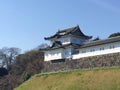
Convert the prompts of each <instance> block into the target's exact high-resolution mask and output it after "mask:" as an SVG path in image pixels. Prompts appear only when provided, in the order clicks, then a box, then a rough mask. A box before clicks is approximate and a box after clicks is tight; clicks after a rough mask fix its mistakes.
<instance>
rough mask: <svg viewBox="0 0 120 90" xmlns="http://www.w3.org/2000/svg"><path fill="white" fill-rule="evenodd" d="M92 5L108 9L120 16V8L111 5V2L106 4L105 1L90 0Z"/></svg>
mask: <svg viewBox="0 0 120 90" xmlns="http://www.w3.org/2000/svg"><path fill="white" fill-rule="evenodd" d="M89 1H90V2H92V3H95V4H96V5H99V6H100V7H102V8H104V9H107V10H109V11H112V12H114V13H119V14H120V8H118V7H116V6H115V5H112V4H110V3H109V2H105V0H104V1H103V0H89Z"/></svg>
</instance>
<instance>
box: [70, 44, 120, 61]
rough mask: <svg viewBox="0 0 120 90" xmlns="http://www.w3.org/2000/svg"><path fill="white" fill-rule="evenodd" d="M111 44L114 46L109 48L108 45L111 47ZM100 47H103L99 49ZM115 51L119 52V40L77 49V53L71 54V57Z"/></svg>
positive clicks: (76, 57) (77, 57)
mask: <svg viewBox="0 0 120 90" xmlns="http://www.w3.org/2000/svg"><path fill="white" fill-rule="evenodd" d="M113 46H114V48H111V49H110V47H113ZM100 48H104V50H100ZM93 49H94V50H93ZM91 50H92V51H91ZM83 52H84V53H83ZM117 52H120V42H115V43H110V44H104V45H99V46H93V47H88V48H83V49H79V54H77V55H72V58H73V59H79V58H82V57H89V56H95V55H102V54H109V53H117Z"/></svg>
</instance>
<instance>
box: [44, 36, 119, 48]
mask: <svg viewBox="0 0 120 90" xmlns="http://www.w3.org/2000/svg"><path fill="white" fill-rule="evenodd" d="M118 41H120V36H118V37H113V38H108V39H104V40H98V41H91V42H87V43H83V45H79V44H74V43H69V44H64V45H62V44H61V43H60V42H59V43H57V44H56V45H52V46H51V47H48V48H46V49H44V50H53V49H58V48H65V47H68V46H72V47H74V48H77V49H80V48H86V47H91V46H98V45H102V44H108V43H113V42H118Z"/></svg>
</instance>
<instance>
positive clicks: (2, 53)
mask: <svg viewBox="0 0 120 90" xmlns="http://www.w3.org/2000/svg"><path fill="white" fill-rule="evenodd" d="M19 53H20V49H19V48H15V47H11V48H7V47H4V48H2V49H0V59H1V60H2V67H4V66H5V67H6V68H7V69H8V68H9V66H10V65H11V64H12V63H14V61H15V59H16V56H17V55H18V54H19Z"/></svg>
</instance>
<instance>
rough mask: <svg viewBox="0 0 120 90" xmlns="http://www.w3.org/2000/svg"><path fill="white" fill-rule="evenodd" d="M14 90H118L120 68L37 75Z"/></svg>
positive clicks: (119, 89)
mask: <svg viewBox="0 0 120 90" xmlns="http://www.w3.org/2000/svg"><path fill="white" fill-rule="evenodd" d="M14 90H120V67H112V68H96V69H87V70H73V71H65V72H56V73H46V74H38V75H35V76H33V77H32V78H31V79H29V80H28V81H26V82H25V83H23V84H22V85H20V86H19V87H17V88H16V89H14Z"/></svg>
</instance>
